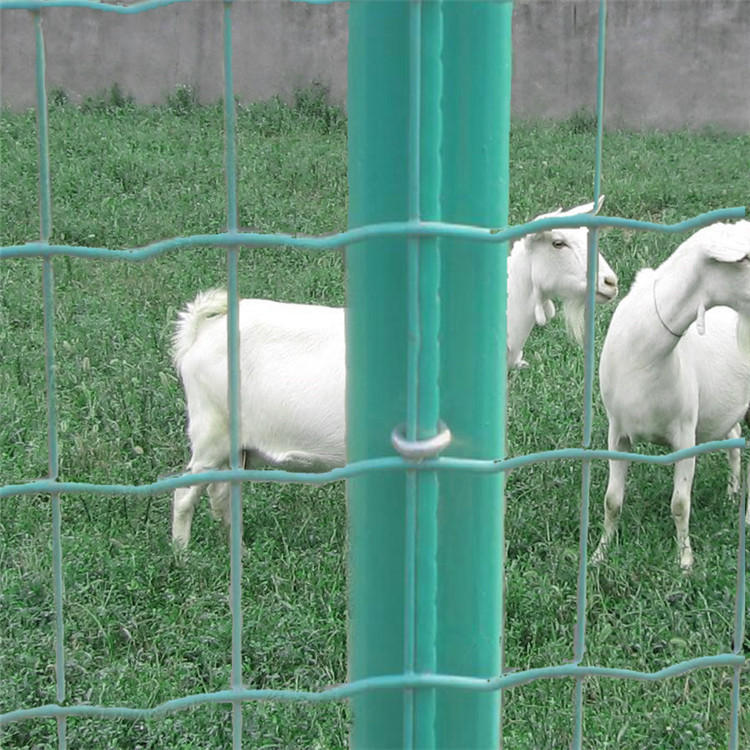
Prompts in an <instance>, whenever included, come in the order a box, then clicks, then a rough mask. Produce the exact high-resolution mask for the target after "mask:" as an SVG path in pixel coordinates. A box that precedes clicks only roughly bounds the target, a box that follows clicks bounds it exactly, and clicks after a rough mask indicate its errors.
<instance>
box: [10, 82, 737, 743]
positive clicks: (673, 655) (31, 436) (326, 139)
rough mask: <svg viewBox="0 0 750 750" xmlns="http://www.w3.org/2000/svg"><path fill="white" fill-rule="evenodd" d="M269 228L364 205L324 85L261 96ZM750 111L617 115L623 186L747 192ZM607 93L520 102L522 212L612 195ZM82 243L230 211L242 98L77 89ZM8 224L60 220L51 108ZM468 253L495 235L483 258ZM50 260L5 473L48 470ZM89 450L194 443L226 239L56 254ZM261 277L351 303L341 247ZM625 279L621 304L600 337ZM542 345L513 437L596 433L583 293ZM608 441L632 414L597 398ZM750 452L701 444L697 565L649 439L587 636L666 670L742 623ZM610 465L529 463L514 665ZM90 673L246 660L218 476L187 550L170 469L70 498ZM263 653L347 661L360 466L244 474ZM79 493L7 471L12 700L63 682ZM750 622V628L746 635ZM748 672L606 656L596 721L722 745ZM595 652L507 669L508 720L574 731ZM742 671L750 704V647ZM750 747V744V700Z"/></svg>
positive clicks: (19, 178) (542, 627)
mask: <svg viewBox="0 0 750 750" xmlns="http://www.w3.org/2000/svg"><path fill="white" fill-rule="evenodd" d="M238 132H239V163H240V175H239V196H238V204H239V215H240V225H241V226H242V227H252V228H256V229H259V230H261V231H266V232H277V231H284V232H302V233H306V234H324V233H328V232H337V231H341V230H343V229H345V228H346V222H347V174H346V171H347V170H346V166H347V157H346V121H345V117H344V116H343V114H342V113H341V112H340V111H338V110H336V109H333V108H330V107H328V106H327V105H326V104H325V102H324V100H323V98H322V96H321V95H320V92H319V91H315V90H311V91H304V92H300V93H299V94H298V96H297V98H296V101H295V102H294V103H293V104H292V105H291V106H287V105H285V104H282V103H280V102H278V101H272V102H267V103H263V104H257V105H252V106H249V107H241V108H240V109H239V113H238ZM749 155H750V136H747V135H746V136H730V135H724V134H721V133H701V134H689V133H674V134H664V133H643V134H636V133H626V132H611V133H608V134H607V135H606V138H605V145H604V170H603V180H604V181H603V185H604V192H605V193H606V194H607V199H606V202H605V209H604V213H607V214H611V215H619V216H625V217H629V218H636V219H647V220H654V221H660V222H662V221H663V222H673V221H678V220H681V219H684V218H687V217H690V216H692V215H695V214H697V213H700V212H702V211H704V210H709V209H715V208H722V207H727V206H735V205H745V204H746V203H748V202H750V201H748V193H749V192H750V186H749V185H748V181H747V165H748V158H749ZM593 157H594V134H593V130H592V128H591V123H590V121H589V120H588V119H587V118H585V117H576V118H573V119H571V120H570V121H568V122H564V123H560V124H549V123H524V122H516V123H514V125H513V130H512V134H511V221H512V222H514V223H517V222H521V221H525V220H527V219H529V218H532V217H533V216H534V215H535V214H537V213H540V212H542V211H547V210H550V209H553V208H556V207H557V206H559V205H563V206H569V205H577V204H579V203H582V202H584V201H585V200H588V199H589V196H590V195H591V193H592V186H593ZM50 161H51V175H52V196H53V234H52V241H53V242H56V243H65V244H74V245H89V246H97V247H107V248H111V249H120V248H127V247H135V246H140V245H143V244H146V243H149V242H152V241H155V240H159V239H163V238H167V237H172V236H185V235H189V234H194V233H206V232H218V231H222V229H223V227H224V222H225V204H224V176H223V167H222V164H223V122H222V112H221V108H220V107H198V106H197V105H196V104H195V102H194V101H193V99H192V97H190V95H189V92H185V91H182V92H178V93H177V94H175V95H174V96H173V97H172V98H171V99H170V101H169V103H168V104H166V105H165V106H163V107H160V108H140V107H137V106H135V105H133V104H132V103H131V102H129V101H128V100H127V99H126V98H124V97H122V96H121V95H120V94H119V93H117V92H114V93H110V94H109V95H108V96H106V97H103V98H100V99H96V100H89V101H87V102H86V103H85V104H84V105H83V106H82V107H73V106H72V105H69V104H67V103H66V101H65V96H64V93H63V92H53V95H52V96H51V112H50ZM0 169H1V170H2V194H1V196H0V198H1V200H0V244H2V245H10V244H17V243H22V242H25V241H32V240H34V239H37V238H38V233H39V229H38V221H39V220H38V209H37V204H38V198H37V196H38V186H37V169H38V167H37V154H36V126H35V117H34V114H33V113H21V114H12V113H10V112H3V113H2V115H1V116H0ZM679 241H680V238H677V237H665V236H659V235H656V234H635V233H630V232H621V231H605V232H603V234H602V240H601V250H602V252H603V253H604V254H605V255H606V257H607V258H608V260H609V262H610V264H611V265H612V267H613V268H614V269H615V270H616V271H617V273H618V274H619V277H620V283H621V288H622V289H623V293H624V290H626V289H627V288H628V287H629V285H630V283H631V282H632V280H633V278H634V275H635V273H636V271H637V269H638V268H640V267H641V266H644V265H656V264H658V263H659V262H661V261H662V260H663V259H664V258H666V257H667V256H668V255H669V254H670V253H671V252H672V250H673V249H674V248H675V247H676V246H677V244H678V242H679ZM467 262H469V260H468V259H467ZM41 267H42V264H41V261H38V260H5V261H2V263H0V484H10V483H16V482H21V481H26V480H30V479H32V478H35V477H39V476H43V475H45V474H46V472H47V448H46V440H47V437H46V405H45V385H44V370H43V365H44V358H43V351H44V350H43V330H42V296H41ZM54 268H55V289H56V310H55V352H56V357H57V361H58V369H57V385H58V411H59V438H60V477H61V478H62V479H65V480H77V481H89V482H97V483H120V484H144V483H148V482H151V481H154V480H155V479H156V478H157V477H159V476H163V475H165V474H170V473H173V472H176V471H179V470H180V469H181V468H182V467H183V466H184V465H185V462H186V461H187V458H188V448H187V443H186V439H185V433H184V424H185V419H184V401H183V397H182V391H181V388H180V385H179V383H178V381H177V378H176V376H175V373H174V371H173V369H172V366H171V363H170V359H169V342H170V336H171V332H172V326H173V321H174V319H175V315H176V311H177V310H178V309H179V308H180V307H182V306H183V305H184V303H185V302H186V301H188V300H190V299H192V298H193V297H194V296H195V294H196V292H198V291H199V290H201V289H206V288H209V287H212V286H218V285H222V284H223V283H225V282H224V279H225V274H226V260H225V255H224V253H223V252H222V251H221V250H217V249H212V248H202V249H189V250H181V251H179V252H173V253H168V254H166V255H162V256H160V257H159V258H157V259H155V260H152V261H149V262H147V263H138V264H134V263H125V262H122V261H113V262H105V261H98V262H91V261H84V260H74V259H69V258H59V259H56V260H55V263H54ZM240 290H241V293H242V295H243V296H248V297H250V296H263V297H269V298H273V299H278V300H287V301H295V302H314V303H324V304H332V305H341V304H344V267H343V262H342V257H341V254H340V253H338V252H330V253H322V254H321V253H312V252H300V251H289V250H288V249H286V250H271V249H254V250H243V251H242V255H241V260H240ZM611 312H612V310H611V308H602V309H601V310H600V311H599V314H598V317H597V351H598V348H599V347H600V346H601V341H602V338H603V335H604V332H605V331H606V326H607V321H608V320H609V317H610V315H611ZM525 357H526V359H527V360H528V361H529V363H530V365H531V366H530V367H529V368H528V369H525V370H522V371H518V372H514V373H512V374H511V376H510V398H509V428H508V436H509V437H508V453H509V454H510V455H519V454H524V453H529V452H533V451H538V450H549V449H555V448H563V447H577V446H579V445H580V443H581V434H582V406H581V404H582V397H583V356H582V353H581V351H580V350H578V349H577V348H576V347H575V345H574V344H572V343H571V342H570V341H569V340H568V339H567V337H566V335H565V331H564V326H563V325H562V323H561V322H560V321H553V323H552V324H550V326H549V327H548V328H547V329H546V330H542V331H536V332H535V333H534V334H532V337H531V339H530V340H529V342H528V344H527V346H526V347H525ZM594 409H595V423H594V440H593V444H594V446H595V447H605V445H606V419H605V416H604V412H603V408H602V406H601V402H600V400H599V398H598V394H597V396H596V398H595V404H594ZM727 476H728V472H727V466H726V460H725V458H724V457H723V456H718V455H712V456H708V457H704V458H701V459H700V460H699V462H698V470H697V473H696V481H695V490H694V505H693V516H692V524H691V531H692V538H693V544H694V548H695V552H696V567H695V571H694V572H693V574H692V575H691V576H690V577H684V576H682V574H681V573H680V572H679V569H678V565H677V562H676V551H675V542H674V527H673V523H672V519H671V516H670V514H669V495H670V492H671V470H670V469H668V468H659V467H644V466H634V467H633V468H632V470H631V475H630V479H629V485H628V487H629V491H628V495H627V498H626V504H625V509H624V513H623V519H622V523H621V533H620V535H619V537H618V541H617V543H616V544H615V545H613V548H612V550H611V553H610V558H609V561H608V563H607V564H606V565H604V566H603V567H602V568H601V569H599V570H593V571H591V572H590V574H589V607H588V630H587V654H586V662H587V663H590V664H601V665H607V666H617V667H625V668H630V669H638V670H648V671H653V670H657V669H660V668H662V667H664V666H667V665H669V664H671V663H674V662H676V661H680V660H682V659H685V658H690V657H694V656H699V655H710V654H715V653H723V652H727V651H730V650H731V647H732V643H731V640H732V632H733V621H734V609H733V608H734V595H735V586H736V564H737V563H736V551H737V511H736V505H735V504H734V503H733V502H731V501H729V500H728V499H727V497H726V481H727ZM580 481H581V468H580V465H579V464H576V463H574V462H571V461H557V462H552V463H546V464H539V465H536V466H534V467H530V468H526V469H522V470H517V471H515V472H513V473H512V474H511V475H510V476H509V477H508V483H507V545H508V546H507V563H506V584H507V613H506V622H507V646H506V663H507V665H508V667H509V668H515V669H519V668H527V667H536V666H546V665H551V664H559V663H563V662H565V661H567V660H569V659H570V658H571V657H572V644H573V626H574V622H575V596H576V576H577V556H578V549H577V547H578V528H579V500H580ZM592 482H593V483H592V508H591V535H590V538H589V544H590V545H593V544H595V543H596V540H597V539H598V535H599V532H600V529H601V517H602V513H601V498H602V496H603V492H604V486H605V483H606V466H605V465H604V464H602V463H600V462H597V463H595V464H594V466H593V477H592ZM62 521H63V526H62V545H63V574H64V581H65V649H66V659H67V664H66V680H67V699H68V702H69V703H70V704H79V703H90V704H97V705H108V706H113V705H122V706H132V707H147V706H153V705H156V704H158V703H161V702H163V701H165V700H168V699H171V698H175V697H179V696H182V695H185V694H188V693H194V692H204V691H214V690H221V689H225V688H226V687H228V685H229V673H230V642H231V624H230V616H229V607H228V583H229V564H228V547H227V544H226V541H225V537H224V534H223V533H222V531H221V530H220V528H219V527H218V525H217V524H216V522H214V520H213V519H212V518H211V517H210V514H209V513H208V512H207V506H206V503H205V502H203V503H202V504H201V505H200V506H199V508H198V511H197V512H196V517H195V523H194V527H193V541H192V545H191V548H190V552H189V554H188V557H187V560H186V562H185V564H184V565H177V564H176V563H175V561H174V558H173V555H172V550H171V547H170V538H169V533H170V531H169V524H170V497H169V496H167V495H160V496H156V497H153V498H137V499H131V498H118V497H99V496H84V495H66V496H64V497H63V498H62ZM244 540H245V545H246V547H247V558H246V560H245V565H244V571H243V602H244V610H243V617H244V625H243V634H242V640H243V648H244V663H243V670H244V675H245V682H246V684H247V685H248V687H254V688H289V689H292V688H293V689H321V688H324V687H327V686H330V685H333V684H336V683H340V682H344V681H345V680H346V561H345V553H346V508H345V501H344V487H343V484H341V483H337V484H331V485H327V486H323V487H303V486H298V485H283V486H278V485H273V484H267V485H252V486H246V487H245V488H244ZM53 626H54V607H53V598H52V565H51V516H50V508H49V501H48V498H46V497H42V496H38V497H11V498H5V499H2V500H0V674H1V675H2V678H1V679H0V706H2V711H10V710H13V709H16V708H22V707H31V706H36V705H40V704H44V703H50V702H55V683H54V639H53ZM747 645H748V643H747V640H746V642H745V647H746V651H747ZM731 679H732V674H731V672H730V671H729V670H726V669H712V670H704V671H701V672H694V673H692V674H690V675H687V676H683V677H680V678H673V679H669V680H666V681H662V682H659V683H654V684H646V683H636V682H630V681H616V680H611V679H589V680H587V682H586V683H585V687H584V700H585V712H584V729H585V732H584V738H585V739H584V745H585V747H587V748H592V749H593V748H597V750H599V749H601V748H638V749H639V750H640V749H641V748H654V750H657V749H658V750H662V749H663V748H691V749H692V748H714V747H725V746H726V744H727V738H728V722H729V717H730V699H731ZM572 689H573V682H572V681H570V680H554V681H552V680H549V681H540V682H536V683H532V684H530V685H526V686H524V687H520V688H516V689H513V690H511V691H509V692H508V693H507V694H506V702H505V711H504V735H505V742H506V747H508V748H522V749H524V748H530V749H533V748H563V747H567V745H568V743H569V741H570V736H571V731H572V705H573V701H572ZM742 694H743V696H744V702H745V704H748V703H750V683H749V681H748V674H747V671H745V673H744V675H743V683H742ZM243 712H244V731H245V736H246V739H247V742H246V746H247V747H253V748H305V749H307V748H342V747H345V746H346V743H347V722H348V708H347V706H346V705H343V704H324V705H315V706H312V705H306V704H276V703H250V704H246V705H245V706H244V708H243ZM230 717H231V709H230V708H229V707H227V706H204V707H199V708H195V709H190V710H187V711H184V712H180V713H175V714H171V715H169V716H167V717H165V718H161V719H158V720H150V721H146V722H132V721H125V720H101V719H69V720H68V740H69V743H70V747H81V748H94V747H102V748H104V747H106V748H167V747H169V748H225V747H227V746H228V745H229V743H230V737H231V721H230ZM740 724H741V734H740V746H741V747H748V746H750V713H749V712H748V709H747V708H745V709H744V711H743V713H742V715H741V717H740ZM0 745H1V746H2V747H3V748H47V747H55V746H56V745H57V740H56V736H55V724H54V722H53V721H50V720H42V721H36V722H34V721H24V722H20V723H16V724H10V725H7V726H5V727H3V730H2V735H0Z"/></svg>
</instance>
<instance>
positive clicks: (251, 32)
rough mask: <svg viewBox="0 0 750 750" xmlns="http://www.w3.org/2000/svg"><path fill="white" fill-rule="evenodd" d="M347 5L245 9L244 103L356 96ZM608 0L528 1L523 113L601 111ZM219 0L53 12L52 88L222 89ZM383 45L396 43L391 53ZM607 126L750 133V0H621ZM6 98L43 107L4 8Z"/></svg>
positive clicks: (613, 31)
mask: <svg viewBox="0 0 750 750" xmlns="http://www.w3.org/2000/svg"><path fill="white" fill-rule="evenodd" d="M347 6H348V4H346V3H336V4H333V5H318V6H314V5H305V4H303V3H291V2H288V1H287V0H277V1H265V2H263V1H261V2H252V3H251V2H237V3H235V6H234V11H233V14H234V30H235V46H234V63H235V90H236V92H237V94H238V95H239V97H240V98H241V99H242V100H244V101H250V100H254V99H265V98H268V97H269V96H272V95H274V94H277V93H281V94H284V95H288V94H290V93H291V92H292V91H293V90H294V89H295V88H296V87H298V86H302V85H305V84H308V83H311V82H313V81H317V82H320V83H323V84H324V85H326V86H327V87H328V88H329V89H330V92H331V96H332V98H333V99H334V100H336V101H343V100H344V98H345V96H346V52H347V51H346V45H347V38H348V34H347ZM597 12H598V0H517V2H516V5H515V11H514V28H513V35H514V39H513V44H514V76H513V112H514V114H515V115H517V116H521V117H550V118H559V117H566V116H568V115H570V114H572V113H574V112H576V111H579V110H582V109H586V110H588V111H593V108H594V102H595V97H596V53H597V51H596V41H597ZM221 16H222V11H221V4H220V3H216V2H210V1H208V0H199V1H198V2H193V3H190V4H187V5H186V4H177V5H172V6H168V7H166V8H162V9H159V10H152V11H148V12H147V13H141V14H136V15H133V16H122V15H117V14H113V13H104V12H101V11H91V10H81V9H75V8H50V9H49V10H47V11H45V14H44V28H45V42H46V51H47V82H48V87H49V88H53V87H57V86H59V87H62V88H64V89H65V90H66V91H68V92H70V93H71V94H72V95H73V98H74V99H75V98H80V97H82V96H84V95H86V94H92V93H97V92H101V91H103V90H105V89H107V88H109V87H110V86H111V85H112V84H113V83H115V82H117V83H118V84H119V85H120V86H121V87H122V88H123V89H124V90H125V91H126V92H127V93H130V94H133V95H135V96H136V98H137V99H138V100H139V101H141V102H144V103H153V102H158V101H163V99H164V97H165V96H166V95H167V94H168V93H169V92H171V91H172V90H174V88H175V87H176V86H178V85H187V86H190V87H191V88H193V89H194V90H195V91H197V93H198V95H199V97H200V98H201V100H203V101H206V102H210V101H215V100H216V99H217V98H219V97H220V96H221V92H222V86H223V83H222V29H221ZM384 52H385V51H384ZM606 84H607V88H606V91H607V94H606V119H607V122H608V124H610V125H616V126H625V127H632V128H653V127H659V128H665V129H671V128H679V127H690V128H700V127H704V126H707V125H713V126H715V127H718V128H721V129H727V130H735V131H750V0H610V2H609V12H608V35H607V80H606ZM0 96H2V101H3V104H5V105H8V106H11V107H14V108H23V107H30V106H33V104H34V38H33V26H32V22H31V16H30V15H29V13H27V12H26V11H17V10H5V11H2V12H0Z"/></svg>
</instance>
